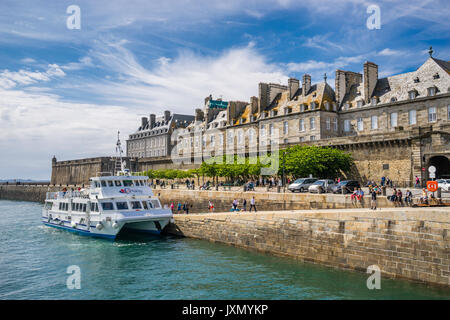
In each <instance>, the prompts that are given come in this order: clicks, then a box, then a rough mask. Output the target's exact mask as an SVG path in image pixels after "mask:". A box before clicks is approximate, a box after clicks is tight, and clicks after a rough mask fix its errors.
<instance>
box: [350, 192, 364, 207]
mask: <svg viewBox="0 0 450 320" xmlns="http://www.w3.org/2000/svg"><path fill="white" fill-rule="evenodd" d="M350 199H351V200H352V204H353V205H356V204H357V203H359V204H360V205H361V207H363V206H364V191H362V189H361V188H355V190H353V193H352V195H351V196H350Z"/></svg>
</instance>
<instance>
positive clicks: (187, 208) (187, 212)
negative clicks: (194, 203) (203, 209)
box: [184, 202, 189, 214]
mask: <svg viewBox="0 0 450 320" xmlns="http://www.w3.org/2000/svg"><path fill="white" fill-rule="evenodd" d="M184 206H185V208H186V214H189V203H187V202H185V203H184Z"/></svg>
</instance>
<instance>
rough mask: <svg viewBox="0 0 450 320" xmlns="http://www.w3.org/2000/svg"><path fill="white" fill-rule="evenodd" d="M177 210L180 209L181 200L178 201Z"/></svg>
mask: <svg viewBox="0 0 450 320" xmlns="http://www.w3.org/2000/svg"><path fill="white" fill-rule="evenodd" d="M177 211H178V213H179V212H180V211H181V202H178V205H177Z"/></svg>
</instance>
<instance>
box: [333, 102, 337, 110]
mask: <svg viewBox="0 0 450 320" xmlns="http://www.w3.org/2000/svg"><path fill="white" fill-rule="evenodd" d="M333 111H337V104H336V102H333Z"/></svg>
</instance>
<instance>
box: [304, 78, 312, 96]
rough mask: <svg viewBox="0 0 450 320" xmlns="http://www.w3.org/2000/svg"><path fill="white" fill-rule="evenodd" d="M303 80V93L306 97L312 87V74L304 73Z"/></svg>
mask: <svg viewBox="0 0 450 320" xmlns="http://www.w3.org/2000/svg"><path fill="white" fill-rule="evenodd" d="M302 82H303V83H302V95H303V96H304V97H305V96H306V95H307V94H308V92H309V90H310V89H311V76H310V75H309V74H305V75H303V79H302Z"/></svg>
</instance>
